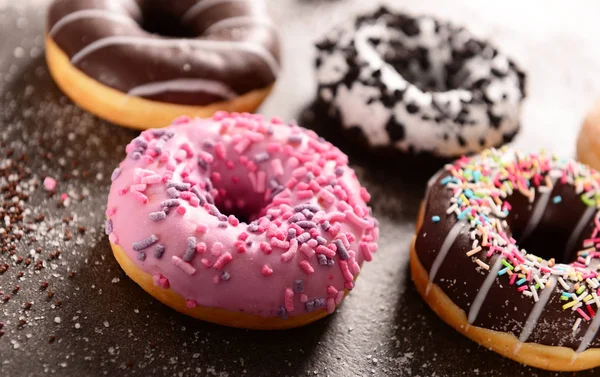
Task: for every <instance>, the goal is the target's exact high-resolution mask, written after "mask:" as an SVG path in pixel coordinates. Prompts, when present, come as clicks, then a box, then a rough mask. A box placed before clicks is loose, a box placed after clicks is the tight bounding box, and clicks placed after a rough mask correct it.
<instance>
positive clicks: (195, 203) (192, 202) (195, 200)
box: [190, 196, 200, 207]
mask: <svg viewBox="0 0 600 377" xmlns="http://www.w3.org/2000/svg"><path fill="white" fill-rule="evenodd" d="M199 205H200V199H198V197H197V196H192V197H191V198H190V206H192V207H198V206H199Z"/></svg>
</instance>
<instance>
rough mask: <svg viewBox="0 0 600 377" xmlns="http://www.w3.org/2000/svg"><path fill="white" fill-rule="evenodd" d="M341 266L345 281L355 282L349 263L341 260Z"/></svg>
mask: <svg viewBox="0 0 600 377" xmlns="http://www.w3.org/2000/svg"><path fill="white" fill-rule="evenodd" d="M339 265H340V270H342V275H343V276H344V279H345V280H346V281H353V280H354V276H353V275H352V273H351V272H350V269H349V268H348V262H347V261H345V260H340V262H339Z"/></svg>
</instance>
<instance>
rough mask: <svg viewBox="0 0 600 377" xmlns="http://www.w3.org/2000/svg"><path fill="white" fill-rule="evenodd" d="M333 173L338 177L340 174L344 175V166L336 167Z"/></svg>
mask: <svg viewBox="0 0 600 377" xmlns="http://www.w3.org/2000/svg"><path fill="white" fill-rule="evenodd" d="M335 175H337V176H338V177H341V176H342V175H344V168H342V167H339V166H338V167H337V168H335Z"/></svg>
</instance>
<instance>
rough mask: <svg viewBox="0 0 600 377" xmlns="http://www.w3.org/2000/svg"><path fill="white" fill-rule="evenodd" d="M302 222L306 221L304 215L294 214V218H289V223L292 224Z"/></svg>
mask: <svg viewBox="0 0 600 377" xmlns="http://www.w3.org/2000/svg"><path fill="white" fill-rule="evenodd" d="M302 220H306V216H304V215H303V214H302V213H294V214H293V215H292V216H290V217H289V218H288V221H289V222H290V223H296V222H298V221H302Z"/></svg>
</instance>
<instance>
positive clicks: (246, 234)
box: [238, 232, 248, 241]
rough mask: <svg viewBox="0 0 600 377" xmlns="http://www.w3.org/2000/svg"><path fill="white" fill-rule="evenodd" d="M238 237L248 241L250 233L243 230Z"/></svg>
mask: <svg viewBox="0 0 600 377" xmlns="http://www.w3.org/2000/svg"><path fill="white" fill-rule="evenodd" d="M238 239H239V240H241V241H246V240H247V239H248V233H246V232H242V233H240V234H239V235H238Z"/></svg>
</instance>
